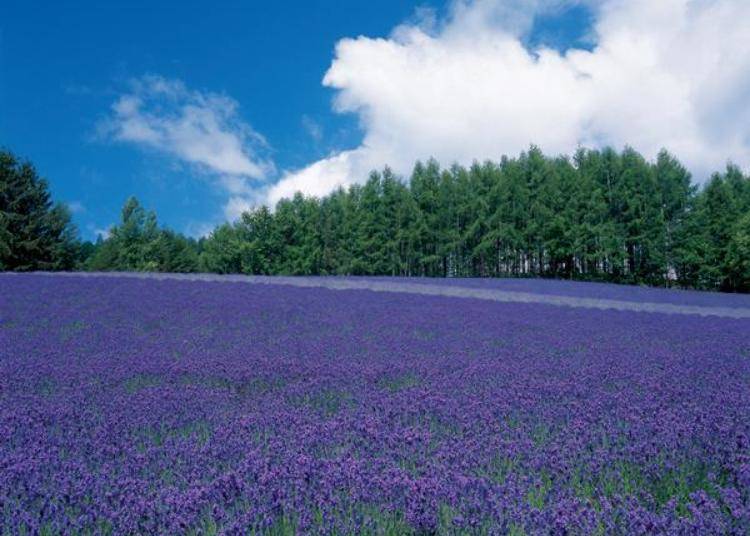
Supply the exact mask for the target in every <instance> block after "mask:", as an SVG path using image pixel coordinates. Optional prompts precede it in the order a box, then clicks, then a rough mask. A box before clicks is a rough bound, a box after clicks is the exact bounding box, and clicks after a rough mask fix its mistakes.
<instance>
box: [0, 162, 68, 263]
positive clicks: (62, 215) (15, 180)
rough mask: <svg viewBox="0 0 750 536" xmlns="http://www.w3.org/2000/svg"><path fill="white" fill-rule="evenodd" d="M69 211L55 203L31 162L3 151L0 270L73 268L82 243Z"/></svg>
mask: <svg viewBox="0 0 750 536" xmlns="http://www.w3.org/2000/svg"><path fill="white" fill-rule="evenodd" d="M76 234H77V231H76V229H75V226H74V225H73V223H72V220H71V217H70V211H69V210H68V209H67V207H66V206H65V205H63V204H60V203H58V204H53V203H52V198H51V195H50V192H49V188H48V185H47V181H45V180H44V179H42V178H41V177H39V175H38V174H37V171H36V169H35V168H34V166H33V165H31V163H29V162H21V161H19V160H18V159H17V158H16V157H15V156H14V155H13V154H12V153H10V152H8V151H0V270H70V269H73V268H74V267H75V266H76V263H77V261H78V258H79V251H80V249H79V248H80V245H79V244H78V240H77V238H76Z"/></svg>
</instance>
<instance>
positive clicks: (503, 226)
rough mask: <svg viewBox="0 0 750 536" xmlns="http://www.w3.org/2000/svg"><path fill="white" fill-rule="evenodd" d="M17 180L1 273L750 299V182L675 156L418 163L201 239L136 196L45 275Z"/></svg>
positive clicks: (531, 153) (1, 227)
mask: <svg viewBox="0 0 750 536" xmlns="http://www.w3.org/2000/svg"><path fill="white" fill-rule="evenodd" d="M6 156H7V155H6ZM11 159H12V157H11ZM3 162H4V161H3ZM3 166H5V164H3ZM11 167H13V166H11ZM14 169H15V171H16V174H18V175H24V173H25V174H26V175H29V173H30V171H29V169H31V170H32V171H33V168H31V167H30V166H29V165H28V164H23V165H20V164H16V165H15V168H14ZM32 174H33V173H32ZM6 176H14V174H13V173H10V174H8V173H7V172H6V170H5V167H3V184H2V188H3V191H4V192H5V191H6V190H7V193H3V194H2V197H1V198H0V202H2V205H1V206H0V211H2V212H3V214H4V215H3V216H2V218H3V219H2V220H0V242H2V241H5V240H6V238H5V237H6V236H11V237H21V238H13V240H15V242H13V244H16V243H18V244H22V243H26V244H27V246H24V247H26V248H27V249H25V250H24V251H27V253H26V254H25V255H26V257H23V255H21V256H20V257H19V256H18V255H17V254H15V253H11V254H6V251H11V252H12V251H15V249H14V248H16V246H15V245H11V246H7V245H6V246H3V245H0V263H2V266H3V269H20V270H28V269H88V270H153V271H169V272H193V271H205V272H216V273H246V274H267V275H273V274H296V275H391V276H427V277H532V276H537V277H554V278H565V279H580V280H592V281H609V282H618V283H634V284H646V285H658V286H679V287H685V288H697V289H712V290H723V291H744V292H747V291H750V177H748V176H745V175H743V173H742V172H741V170H740V169H739V168H738V167H737V166H734V165H728V166H727V167H726V169H725V170H724V171H723V172H717V173H714V174H713V175H712V176H711V177H710V179H709V180H708V181H707V182H706V183H705V184H704V186H703V187H702V188H698V187H697V186H695V185H694V184H693V182H692V179H691V175H690V173H689V172H688V171H687V170H686V168H685V167H684V166H683V165H682V164H681V163H680V162H679V161H678V160H677V159H676V158H675V157H673V156H672V155H670V154H669V153H668V152H666V151H662V152H660V153H659V155H658V156H657V158H656V160H655V161H653V162H650V161H648V160H646V159H645V158H644V157H643V156H642V155H640V154H639V153H638V152H636V151H635V150H633V149H630V148H626V149H624V150H622V151H619V152H618V151H616V150H614V149H611V148H606V149H602V150H590V149H580V150H578V151H577V152H576V153H575V154H574V155H573V156H572V157H565V156H557V157H550V156H547V155H544V154H543V153H542V151H541V150H540V149H539V148H537V147H533V146H532V147H531V148H530V149H529V150H528V151H526V152H523V153H522V154H521V155H519V156H518V157H516V158H509V157H503V158H502V159H500V161H498V162H491V161H487V162H484V163H475V164H473V165H472V166H470V167H468V168H466V167H463V166H459V165H454V166H452V167H450V168H447V169H442V168H441V167H440V166H439V165H438V163H437V162H436V161H434V160H430V161H428V162H425V163H422V162H418V163H417V164H416V165H415V167H414V170H413V172H412V173H411V176H410V177H409V178H408V180H404V179H402V178H400V177H397V176H396V175H394V173H393V172H392V171H391V170H390V169H388V168H385V169H384V170H383V171H379V172H372V173H371V174H370V176H369V177H368V178H367V180H366V181H365V182H364V183H363V184H356V185H352V186H349V187H348V188H339V189H337V190H335V191H333V192H332V193H330V194H329V195H327V196H324V197H322V198H316V197H307V196H303V195H302V194H300V193H298V194H296V195H294V196H293V197H292V198H291V199H283V200H281V201H279V202H278V203H277V205H276V206H275V207H274V209H273V210H271V208H269V207H267V206H259V207H257V208H255V209H253V210H251V211H249V212H246V213H244V214H243V215H242V217H241V218H240V219H239V220H238V221H236V222H233V223H226V224H223V225H220V226H218V227H217V228H215V229H214V230H213V232H212V233H211V234H210V235H209V236H207V237H204V238H201V239H198V240H195V239H191V238H186V237H184V236H183V235H181V234H179V233H175V232H173V231H170V230H168V229H164V228H161V227H159V226H158V223H157V218H156V215H155V214H154V213H153V212H147V211H145V210H144V209H143V208H142V207H141V206H140V204H139V203H138V201H137V200H135V199H134V198H131V199H129V200H128V201H127V202H126V203H125V206H124V207H123V211H122V218H121V222H120V223H119V224H118V225H116V226H115V227H114V228H113V229H112V230H111V234H110V236H109V237H108V238H106V239H101V238H100V239H99V240H98V241H97V243H96V244H91V243H89V244H83V245H81V244H80V243H78V245H75V246H66V247H67V248H68V249H65V248H62V249H60V251H61V252H62V251H67V252H68V253H67V254H66V255H67V256H65V255H62V257H60V259H62V260H60V261H59V262H57V263H56V264H55V262H53V261H50V260H49V259H53V258H57V257H55V256H54V255H52V254H51V253H49V254H46V255H47V256H46V257H44V259H45V260H44V261H40V263H39V264H38V265H34V264H33V262H30V261H28V259H29V258H30V257H29V255H31V254H30V253H28V251H30V250H29V249H28V243H29V240H31V241H32V242H33V240H32V239H31V238H30V237H33V236H35V235H34V233H33V232H31V231H28V230H26V231H24V232H25V233H26V234H23V233H21V234H19V235H16V233H18V232H20V230H19V227H18V225H17V226H16V227H13V228H10V227H7V226H6V225H5V223H4V222H5V220H8V221H11V220H12V221H18V216H17V214H18V213H17V212H13V210H18V205H19V199H20V198H21V197H23V196H24V195H25V194H24V193H23V192H24V191H25V190H24V188H25V187H24V186H23V184H25V183H23V181H16V182H17V183H18V184H15V183H14V184H15V185H10V187H8V186H6V183H8V179H7V178H6ZM10 182H14V181H10ZM32 182H33V181H32ZM37 182H38V183H42V182H43V181H41V180H39V181H37ZM18 196H21V197H18ZM46 202H47V203H48V204H49V200H48V199H47V201H46ZM21 204H22V203H21ZM11 205H13V206H12V207H11ZM6 206H8V207H11V208H10V209H9V210H10V211H9V212H8V214H10V215H5V212H6ZM13 207H15V208H13ZM50 207H51V205H50ZM48 208H49V207H48ZM54 211H58V212H57V216H56V217H52V218H51V221H58V223H57V224H56V225H57V226H55V225H52V224H51V223H50V224H48V227H49V229H50V232H51V233H52V234H55V232H57V235H56V236H58V237H61V239H63V242H65V240H66V239H70V237H71V231H70V226H69V215H68V216H67V217H68V220H66V221H67V222H68V224H66V226H64V229H65V231H64V232H62V231H60V232H58V231H59V229H60V223H59V222H60V221H62V220H64V219H65V218H64V217H63V216H61V214H63V213H64V210H63V209H61V208H59V207H52V208H49V210H48V211H47V212H48V213H50V214H51V213H53V212H54ZM14 218H15V220H14ZM56 218H57V219H56ZM60 218H62V220H61V219H60ZM24 237H25V238H24ZM24 240H25V242H24ZM42 242H43V241H42ZM65 243H66V244H68V243H69V242H65ZM32 249H33V247H32ZM58 249H59V247H58ZM71 252H72V253H71ZM50 255H51V256H50ZM16 258H26V259H27V260H26V261H24V262H17V261H16V260H14V259H16ZM41 258H42V257H40V259H41Z"/></svg>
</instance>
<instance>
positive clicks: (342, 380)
mask: <svg viewBox="0 0 750 536" xmlns="http://www.w3.org/2000/svg"><path fill="white" fill-rule="evenodd" d="M430 282H431V283H435V282H434V281H430ZM451 284H456V283H451ZM470 284H471V285H482V284H485V283H484V282H479V281H474V282H471V283H470ZM486 284H487V285H488V288H495V287H492V285H497V284H498V283H493V282H487V283H486ZM556 285H558V284H555V283H551V282H550V283H547V282H545V283H544V287H545V288H544V290H543V293H549V294H555V293H556V292H555V289H556ZM589 288H590V289H593V290H592V291H591V292H592V294H591V295H588V297H596V296H603V297H614V298H616V299H628V298H627V297H625V296H624V295H622V293H624V292H625V291H624V290H622V289H621V288H616V289H615V290H612V289H607V288H604V286H602V288H600V287H599V286H591V287H589V286H586V285H570V284H565V283H560V284H559V288H558V289H557V293H558V294H561V295H569V294H567V293H573V292H574V291H575V292H578V294H570V295H579V296H582V297H587V294H586V292H587V291H588V289H589ZM524 290H525V291H532V290H533V289H530V288H527V289H524ZM602 292H605V294H601V293H602ZM660 292H663V293H664V294H663V295H660V297H659V298H651V301H663V302H665V303H692V304H697V305H700V304H701V302H695V301H687V302H685V301H684V299H685V298H684V296H682V295H679V294H675V295H672V294H670V293H669V292H666V291H660ZM618 293H619V294H618ZM691 296H692V295H691ZM689 300H694V298H689ZM705 303H706V304H710V305H713V306H720V307H732V306H738V304H739V306H746V304H745V303H744V302H742V301H741V300H738V299H737V298H732V297H727V299H726V300H723V299H722V298H721V297H717V296H714V295H712V296H711V298H710V300H709V301H707V302H705ZM749 334H750V320H747V319H732V318H717V317H701V316H692V315H666V314H654V313H642V312H632V311H610V310H596V309H586V308H570V307H555V306H550V305H543V304H530V303H502V302H492V301H482V300H475V299H461V298H447V297H442V296H425V295H409V294H405V293H387V292H370V291H366V290H347V291H333V290H327V289H324V288H296V287H290V286H276V285H253V284H221V283H211V282H190V281H173V280H145V279H124V278H123V279H119V278H98V277H91V278H78V277H70V278H63V277H49V276H39V275H0V534H3V535H4V534H6V533H7V534H19V533H23V532H25V533H27V534H29V533H31V534H37V533H38V534H72V533H95V534H123V533H125V534H127V533H164V534H180V533H192V534H216V533H226V534H246V533H253V532H255V533H267V532H272V533H276V534H295V533H305V534H307V533H315V534H329V533H332V532H337V533H339V534H348V533H355V534H359V533H370V534H404V533H415V534H416V533H421V534H425V533H428V534H429V533H439V534H456V533H466V534H482V533H486V534H516V535H519V534H528V535H530V534H549V533H552V534H597V533H598V534H652V533H661V534H720V533H724V534H747V533H748V532H750V335H749Z"/></svg>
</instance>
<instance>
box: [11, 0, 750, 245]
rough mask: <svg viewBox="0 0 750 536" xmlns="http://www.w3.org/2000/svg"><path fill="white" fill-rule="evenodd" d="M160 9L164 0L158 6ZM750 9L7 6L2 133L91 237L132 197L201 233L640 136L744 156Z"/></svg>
mask: <svg viewBox="0 0 750 536" xmlns="http://www.w3.org/2000/svg"><path fill="white" fill-rule="evenodd" d="M154 6H155V7H154ZM748 35H750V2H747V1H746V0H660V1H659V2H654V1H652V0H524V1H521V0H448V1H445V2H441V1H439V0H436V1H434V2H428V3H425V2H410V1H392V0H379V1H378V2H372V1H369V2H362V1H358V0H350V1H347V2H333V1H320V0H315V1H312V0H311V1H306V2H284V1H278V2H271V3H269V2H252V1H242V2H239V1H238V2H231V1H228V2H220V3H214V4H207V3H205V2H139V1H129V2H118V1H109V2H100V1H96V2H93V1H92V2H81V1H70V2H64V3H63V2H42V1H36V0H25V1H20V0H6V1H5V2H3V3H2V5H1V6H0V147H4V148H6V149H9V150H11V151H13V152H14V153H16V154H17V155H19V156H21V157H23V158H27V159H29V160H30V161H32V162H33V163H34V164H35V166H36V167H37V169H38V171H39V172H40V174H41V175H42V176H44V177H45V178H46V179H47V180H48V181H49V184H50V187H51V190H52V193H53V196H54V198H55V199H57V200H60V201H63V202H65V203H67V204H68V206H69V207H70V209H71V211H72V212H73V216H74V220H75V222H76V224H77V226H78V228H79V230H80V232H81V234H82V236H83V237H84V238H86V239H93V238H95V237H96V236H97V235H98V234H105V233H106V230H107V229H108V228H109V227H110V226H111V225H113V224H115V223H116V222H117V221H118V218H119V213H120V208H121V207H122V204H123V203H124V201H125V199H127V197H128V196H130V195H135V196H136V197H138V199H139V200H140V201H141V203H142V204H143V205H144V206H146V207H147V208H149V209H153V210H156V212H157V213H158V216H159V221H160V222H161V223H163V224H165V225H167V226H169V227H171V228H173V229H176V230H178V231H180V232H184V233H186V234H189V235H191V236H201V235H204V234H206V233H208V232H209V231H210V230H211V229H212V228H213V227H214V226H215V225H217V224H218V223H221V222H223V221H228V220H233V219H235V218H237V217H238V216H239V214H240V213H241V212H242V211H243V210H247V209H249V208H251V207H253V206H257V205H258V204H262V203H266V204H273V203H275V202H276V201H278V199H280V198H282V197H285V196H290V195H292V194H293V193H294V192H295V191H297V190H299V191H302V192H304V193H306V194H309V195H318V196H320V195H325V194H326V193H328V192H329V191H331V190H332V189H333V188H335V187H337V186H341V185H343V186H346V185H348V184H352V183H356V182H360V181H363V180H364V179H366V177H367V174H368V173H369V171H370V170H372V169H376V168H382V167H384V166H385V165H389V166H391V167H392V168H393V169H394V170H395V171H396V172H397V173H398V174H401V175H403V176H406V175H408V174H409V172H410V170H411V168H412V167H413V165H414V162H415V161H416V160H417V159H422V160H424V159H427V158H430V157H435V158H436V159H437V160H438V161H439V162H441V164H443V165H445V166H449V165H451V164H452V163H454V162H458V163H461V164H470V163H471V162H472V161H473V160H484V159H488V158H490V159H499V158H500V157H501V156H502V155H504V154H507V155H517V154H518V153H519V152H521V151H523V150H525V149H527V148H528V147H529V146H530V145H531V144H536V145H539V146H540V147H541V148H542V150H544V151H545V152H546V153H549V154H571V153H572V152H573V151H575V150H576V148H577V147H580V146H584V147H602V146H605V145H611V146H614V147H616V148H622V147H624V146H625V145H630V146H632V147H634V148H635V149H637V150H639V151H641V152H642V153H643V154H644V155H645V156H646V157H647V158H654V157H655V156H656V154H657V152H658V151H659V150H660V149H661V148H666V149H668V150H669V151H671V152H672V153H673V154H675V155H676V156H677V157H678V158H679V159H680V160H681V161H682V162H683V163H685V165H686V166H687V167H688V168H689V169H690V170H691V172H692V173H693V175H694V178H695V180H696V182H702V181H705V180H706V178H707V177H708V176H709V175H710V173H711V172H712V171H717V170H720V169H722V168H723V167H724V166H725V164H726V163H727V162H728V161H732V162H734V163H736V164H737V165H739V166H740V167H743V168H744V169H746V170H747V169H750V168H749V166H750V39H748V38H747V36H748Z"/></svg>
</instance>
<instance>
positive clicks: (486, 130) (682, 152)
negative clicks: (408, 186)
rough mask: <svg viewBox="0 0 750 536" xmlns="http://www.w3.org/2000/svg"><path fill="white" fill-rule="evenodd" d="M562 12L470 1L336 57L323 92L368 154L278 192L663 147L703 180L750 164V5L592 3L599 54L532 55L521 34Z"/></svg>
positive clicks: (295, 179) (346, 44) (723, 1)
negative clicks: (512, 159) (525, 154)
mask: <svg viewBox="0 0 750 536" xmlns="http://www.w3.org/2000/svg"><path fill="white" fill-rule="evenodd" d="M566 3H567V4H571V3H574V2H572V1H569V2H564V1H562V0H560V1H554V0H536V1H534V2H521V1H520V0H506V1H501V0H494V1H493V0H479V1H475V2H468V1H460V2H456V3H454V5H453V9H452V11H451V15H450V16H449V17H448V18H447V19H446V20H444V21H440V22H438V23H435V22H434V21H430V20H429V17H427V18H428V23H427V24H425V23H422V22H419V21H418V22H415V23H410V24H405V25H401V26H399V27H397V28H396V29H395V30H394V31H393V33H392V35H391V36H390V37H389V38H386V39H377V38H369V37H357V38H354V39H343V40H341V41H339V43H338V44H337V46H336V54H335V58H334V60H333V63H332V65H331V67H330V69H329V70H328V72H327V73H326V74H325V77H324V79H323V84H324V85H325V86H327V87H330V88H333V89H335V90H336V92H337V93H336V98H335V103H334V107H335V110H336V111H338V112H340V113H354V114H356V115H357V116H358V118H359V121H360V124H361V125H362V128H363V130H364V139H363V141H362V143H361V145H360V146H359V147H356V148H354V149H351V150H347V151H342V152H340V153H337V154H333V155H331V156H330V157H328V158H325V159H323V160H320V161H317V162H315V163H313V164H311V165H309V166H307V167H305V168H304V169H302V170H299V171H296V172H291V173H287V174H286V175H285V176H284V177H282V180H280V181H279V182H278V183H277V184H276V185H275V186H273V187H272V188H271V189H269V191H268V194H267V195H268V200H269V201H271V202H275V201H276V200H278V199H279V198H280V197H283V196H288V195H290V194H291V193H293V192H294V191H296V190H302V191H303V192H305V193H308V194H314V195H321V194H325V193H326V192H328V191H330V190H331V189H333V188H335V187H336V186H338V185H346V184H349V183H351V182H355V181H362V180H364V179H365V178H366V177H367V174H368V172H369V171H370V170H371V169H372V168H380V167H382V166H384V165H386V164H388V165H390V166H391V167H393V168H394V169H395V170H396V171H397V172H400V173H408V172H409V171H410V169H411V166H412V165H413V163H414V161H415V160H416V159H426V158H429V157H430V156H434V157H436V158H437V159H438V160H439V161H441V162H442V163H444V164H450V163H452V162H455V161H457V162H460V163H463V164H468V163H470V162H471V161H472V160H473V159H479V160H482V159H485V158H493V159H496V158H498V157H499V156H500V155H502V154H510V155H513V154H517V153H518V152H520V151H522V150H524V149H526V148H528V146H529V144H531V143H535V144H537V145H539V146H540V147H541V148H542V149H543V150H545V151H546V152H549V153H571V152H573V151H574V150H575V149H576V147H577V146H579V145H584V146H594V147H596V146H602V145H607V144H611V145H614V146H616V147H622V146H623V145H625V144H628V145H631V146H633V147H634V148H635V149H637V150H639V151H641V152H643V153H644V154H645V155H647V156H651V157H653V156H655V154H656V153H657V152H658V150H659V149H660V148H662V147H666V148H667V149H669V150H670V151H672V152H674V153H675V154H676V155H677V156H678V157H679V158H680V159H681V160H682V161H683V162H685V163H686V165H687V166H688V167H689V168H690V169H691V170H692V171H693V172H694V173H695V175H696V178H697V179H699V180H702V179H703V178H705V177H706V175H707V174H708V173H709V172H710V171H712V170H717V169H720V168H721V167H723V165H724V164H725V163H726V161H727V160H728V159H731V160H733V161H735V162H736V163H737V164H739V165H741V166H748V165H749V164H750V38H748V35H750V2H747V1H746V0H659V1H657V2H655V1H653V0H601V1H595V0H591V1H589V2H587V3H588V4H590V5H591V6H592V8H593V9H595V16H596V21H595V26H594V30H593V39H594V46H593V49H592V50H582V49H570V50H568V51H567V52H565V53H560V52H558V51H556V50H551V49H546V48H540V49H538V50H533V51H529V50H528V49H527V48H525V46H524V44H523V41H522V36H523V35H524V34H525V33H526V32H527V31H528V30H529V28H530V27H531V24H532V22H533V17H534V15H535V14H537V13H539V12H540V11H544V10H550V9H558V8H560V6H561V5H563V4H566Z"/></svg>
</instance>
